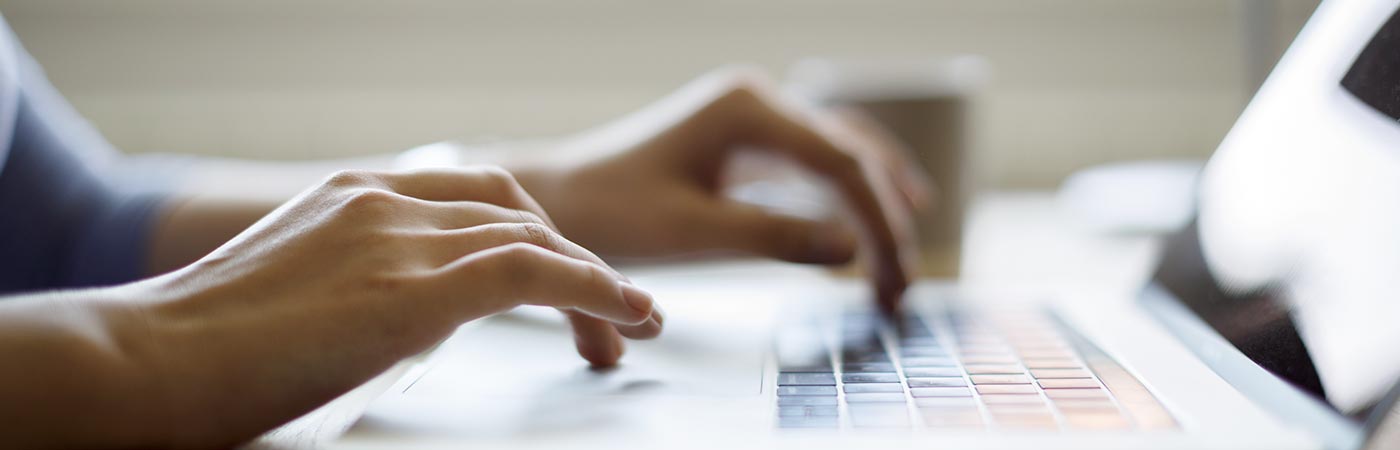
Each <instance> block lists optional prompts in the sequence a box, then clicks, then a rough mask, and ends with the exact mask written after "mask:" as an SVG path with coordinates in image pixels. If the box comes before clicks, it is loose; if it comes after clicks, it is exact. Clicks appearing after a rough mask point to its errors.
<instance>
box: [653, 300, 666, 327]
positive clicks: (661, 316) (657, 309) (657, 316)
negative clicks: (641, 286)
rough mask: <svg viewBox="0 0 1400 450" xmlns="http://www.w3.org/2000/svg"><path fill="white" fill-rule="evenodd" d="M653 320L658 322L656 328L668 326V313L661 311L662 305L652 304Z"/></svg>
mask: <svg viewBox="0 0 1400 450" xmlns="http://www.w3.org/2000/svg"><path fill="white" fill-rule="evenodd" d="M651 318H652V319H653V320H655V321H656V326H658V327H659V326H663V325H666V311H663V310H662V309H661V305H658V304H655V303H652V305H651Z"/></svg>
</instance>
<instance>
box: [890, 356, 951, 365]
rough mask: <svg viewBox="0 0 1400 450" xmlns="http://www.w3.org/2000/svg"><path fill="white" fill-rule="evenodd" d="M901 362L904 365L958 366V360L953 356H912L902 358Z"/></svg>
mask: <svg viewBox="0 0 1400 450" xmlns="http://www.w3.org/2000/svg"><path fill="white" fill-rule="evenodd" d="M899 362H900V363H901V364H904V367H957V366H958V363H957V361H954V360H953V358H940V357H936V356H910V357H905V358H903V359H900V360H899Z"/></svg>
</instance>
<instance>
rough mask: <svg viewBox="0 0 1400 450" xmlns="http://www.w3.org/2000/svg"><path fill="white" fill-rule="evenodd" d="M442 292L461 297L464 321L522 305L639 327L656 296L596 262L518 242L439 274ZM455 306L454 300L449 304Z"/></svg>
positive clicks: (477, 255)
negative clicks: (555, 309)
mask: <svg viewBox="0 0 1400 450" xmlns="http://www.w3.org/2000/svg"><path fill="white" fill-rule="evenodd" d="M431 277H432V278H434V279H435V281H436V282H434V283H427V285H428V286H431V288H432V289H437V290H438V291H437V292H461V293H463V294H464V295H465V296H466V297H468V301H463V302H460V303H461V304H460V305H457V306H459V307H460V308H461V312H460V313H459V314H461V315H462V317H461V319H462V320H471V319H474V318H476V317H481V316H485V315H488V314H493V313H496V312H500V311H504V310H507V309H510V308H513V307H515V306H517V305H540V306H551V307H555V308H559V309H564V310H576V311H579V312H582V313H584V314H588V315H590V316H593V317H598V318H601V319H606V320H608V321H610V322H614V323H619V324H626V325H636V324H640V323H642V322H643V321H645V320H648V319H649V318H650V317H651V313H652V310H653V309H654V308H653V300H652V297H651V294H648V293H646V291H643V290H641V289H640V288H637V287H636V286H633V285H632V284H631V283H627V282H625V281H623V280H622V279H621V278H619V277H617V276H616V275H615V274H614V272H612V271H611V270H609V269H607V268H605V267H603V266H600V265H597V264H594V263H590V262H585V261H581V260H578V259H575V258H570V257H568V256H564V255H561V254H559V253H556V252H553V251H549V250H545V249H544V248H541V247H539V246H536V245H531V244H523V243H514V244H508V245H504V246H501V247H495V248H491V249H487V250H482V251H480V252H476V253H472V254H469V255H467V256H464V257H462V258H459V259H457V260H456V261H453V262H452V263H450V264H448V265H446V266H443V267H442V268H440V269H438V270H436V271H434V272H433V273H432V274H431ZM448 301H450V300H448Z"/></svg>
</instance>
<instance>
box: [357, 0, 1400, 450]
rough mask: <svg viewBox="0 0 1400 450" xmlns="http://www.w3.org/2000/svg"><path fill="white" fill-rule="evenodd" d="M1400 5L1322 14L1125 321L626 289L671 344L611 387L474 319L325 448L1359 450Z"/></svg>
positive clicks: (633, 356)
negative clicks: (647, 302)
mask: <svg viewBox="0 0 1400 450" xmlns="http://www.w3.org/2000/svg"><path fill="white" fill-rule="evenodd" d="M1397 5H1400V0H1347V1H1340V0H1338V1H1325V2H1323V4H1321V6H1319V8H1318V9H1317V10H1316V11H1315V13H1314V15H1313V17H1312V18H1311V19H1310V20H1309V22H1308V23H1307V25H1306V26H1305V27H1304V29H1303V30H1302V32H1301V33H1300V34H1299V36H1298V38H1297V39H1296V41H1295V42H1294V43H1293V45H1292V46H1291V47H1290V48H1289V50H1288V52H1287V53H1286V55H1285V56H1284V57H1283V59H1282V60H1281V61H1280V63H1279V64H1278V66H1277V67H1276V68H1275V70H1274V71H1273V73H1272V74H1271V76H1270V77H1269V79H1268V80H1267V82H1266V83H1265V84H1264V85H1263V87H1262V88H1261V89H1260V90H1259V92H1258V93H1257V94H1256V96H1255V98H1254V99H1253V100H1252V101H1251V103H1250V104H1249V106H1248V107H1247V108H1246V110H1245V112H1244V113H1243V115H1242V116H1241V117H1240V118H1239V120H1238V122H1237V123H1236V124H1235V126H1234V127H1233V129H1232V130H1231V131H1230V133H1229V134H1228V136H1227V137H1226V138H1225V140H1224V141H1223V142H1222V144H1221V145H1220V147H1219V148H1218V149H1217V151H1216V153H1215V155H1214V156H1213V157H1212V158H1211V160H1210V161H1209V163H1208V164H1207V166H1206V168H1205V169H1204V171H1203V172H1202V174H1201V182H1200V185H1199V188H1198V207H1197V214H1196V218H1195V219H1194V220H1193V221H1192V222H1191V223H1190V224H1189V225H1188V226H1186V227H1185V228H1184V229H1183V230H1181V231H1180V232H1179V233H1177V234H1175V235H1173V236H1171V237H1170V239H1168V240H1167V242H1166V243H1165V245H1164V247H1163V251H1162V252H1161V256H1160V261H1159V262H1158V264H1157V269H1156V270H1155V272H1154V273H1153V276H1152V280H1151V281H1150V282H1149V283H1147V284H1146V285H1145V286H1144V287H1143V288H1142V289H1141V291H1140V293H1139V294H1137V296H1136V297H1137V298H1135V299H1132V300H1131V301H1127V300H1128V299H1123V300H1124V301H1114V302H1091V301H1087V300H1086V299H1085V298H1082V297H1084V294H1082V293H1081V292H1079V291H1075V290H1068V291H1064V292H1025V291H1019V292H1017V291H1014V290H1011V289H1005V290H1003V289H997V288H993V289H979V288H973V287H969V286H963V285H959V284H958V283H956V282H954V281H938V280H925V281H921V282H920V283H918V284H917V285H915V286H914V287H913V288H912V289H911V290H910V291H909V293H908V294H907V296H906V299H905V301H904V303H903V313H902V314H901V315H899V316H898V317H896V318H887V317H885V316H882V315H880V314H876V313H874V312H873V311H872V310H871V309H870V306H869V305H868V301H867V299H866V298H865V297H866V296H867V295H868V294H867V293H866V291H865V287H864V286H863V285H861V284H859V283H857V282H854V281H843V280H839V279H834V278H827V277H822V276H817V275H813V274H812V272H809V271H799V270H797V269H792V271H791V272H790V273H789V272H784V271H781V270H779V271H777V272H761V273H755V272H751V271H748V270H739V271H737V272H735V271H732V270H731V271H729V272H726V269H724V268H722V267H723V266H718V268H715V269H713V270H710V271H708V272H707V271H706V270H699V269H697V270H696V272H695V273H691V274H686V275H684V276H673V277H669V278H667V277H661V278H659V279H646V278H638V280H639V283H641V284H643V285H644V286H645V287H647V288H649V289H650V290H652V291H653V292H654V293H656V294H657V297H658V298H659V299H661V300H662V301H663V303H664V304H665V306H666V307H667V308H668V310H669V314H668V321H667V326H668V329H667V330H666V332H665V334H664V335H663V337H662V338H660V339H658V340H656V341H651V342H641V343H634V344H633V345H632V346H631V349H630V352H629V354H628V355H627V357H625V359H624V363H623V364H622V365H620V366H618V367H616V368H611V369H605V370H599V369H590V368H587V367H585V366H584V364H583V363H582V362H581V361H579V360H578V359H577V358H576V356H575V355H573V353H572V351H573V350H572V348H571V346H570V345H568V342H569V339H568V337H569V334H568V333H569V332H568V330H567V328H566V327H565V326H564V325H563V324H562V322H561V321H559V320H558V319H557V318H555V317H553V316H552V315H550V314H547V312H546V311H535V310H528V309H521V310H517V311H515V312H512V313H510V314H505V315H501V316H497V317H493V318H490V319H486V320H481V321H477V322H474V323H471V324H468V325H466V326H464V327H462V328H461V329H460V330H459V331H458V332H457V333H456V334H455V335H454V336H452V337H451V338H449V339H448V340H447V341H445V342H444V343H442V344H441V345H440V346H439V347H438V348H437V349H435V350H434V351H432V352H430V353H428V354H426V355H425V356H423V357H422V358H421V359H420V360H418V361H415V362H414V363H413V364H412V365H411V366H410V367H409V368H408V369H407V370H406V373H404V374H402V376H400V377H397V379H396V380H395V381H394V382H393V383H392V386H390V387H389V388H388V390H387V392H385V393H384V394H383V395H381V396H379V397H378V398H377V399H376V400H374V402H373V403H372V404H371V405H370V406H369V407H368V409H367V410H366V412H365V413H364V415H363V416H362V417H361V418H360V419H359V421H358V423H356V424H355V426H354V427H353V428H352V429H351V430H350V431H349V432H348V433H347V435H346V437H345V438H344V439H343V440H342V441H341V444H343V445H346V446H350V447H355V446H363V447H384V446H393V447H406V448H414V447H421V448H430V447H461V446H467V445H471V446H480V445H488V446H512V447H556V446H563V445H567V446H570V447H571V448H578V447H584V448H588V447H598V448H604V447H607V448H616V447H662V446H664V447H668V448H670V447H707V448H717V447H736V448H752V447H766V448H803V449H811V448H852V447H855V448H933V447H940V446H943V447H946V446H954V447H964V448H1011V447H1020V448H1025V447H1035V448H1076V449H1082V448H1273V449H1283V448H1299V449H1354V448H1361V447H1362V446H1364V445H1368V438H1369V437H1370V436H1371V435H1373V434H1375V432H1376V430H1379V429H1383V428H1385V427H1384V426H1382V425H1383V424H1385V423H1387V422H1386V421H1385V420H1384V419H1385V418H1386V417H1387V415H1388V413H1389V412H1390V410H1391V406H1392V405H1391V402H1393V400H1394V397H1395V395H1394V394H1393V393H1391V390H1392V386H1393V385H1394V383H1395V381H1396V379H1397V375H1400V350H1394V349H1393V347H1394V345H1395V344H1394V343H1396V342H1400V327H1395V326H1394V323H1393V322H1394V321H1393V319H1391V318H1394V317H1400V302H1397V301H1395V300H1396V298H1395V294H1394V292H1397V290H1396V289H1395V288H1396V287H1397V286H1396V283H1397V281H1396V280H1400V277H1397V275H1396V274H1400V231H1397V230H1400V14H1397V11H1396V10H1397ZM993 297H995V298H1001V299H1005V298H1014V299H1015V300H1012V301H1007V300H998V301H989V300H987V299H989V298H993ZM1375 444H1376V443H1375V442H1371V443H1370V444H1369V445H1375ZM1390 445H1397V444H1396V442H1391V443H1390Z"/></svg>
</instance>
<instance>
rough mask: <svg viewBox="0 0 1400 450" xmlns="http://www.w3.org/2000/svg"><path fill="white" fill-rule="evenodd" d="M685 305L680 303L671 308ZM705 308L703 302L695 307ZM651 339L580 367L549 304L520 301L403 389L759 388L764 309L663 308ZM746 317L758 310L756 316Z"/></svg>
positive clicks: (444, 396)
mask: <svg viewBox="0 0 1400 450" xmlns="http://www.w3.org/2000/svg"><path fill="white" fill-rule="evenodd" d="M673 309H688V308H673ZM704 309H709V308H704ZM668 312H670V314H667V321H666V330H665V332H663V333H662V336H661V337H659V338H657V339H655V340H651V341H628V342H627V352H626V354H625V355H624V356H623V358H622V363H621V364H619V365H618V366H616V367H611V368H606V369H598V368H592V367H589V365H588V363H587V362H585V361H584V360H583V359H582V358H581V357H579V356H578V354H577V353H576V352H575V350H574V343H573V340H572V339H573V337H572V336H573V335H572V332H571V331H570V330H569V328H568V325H567V323H566V322H565V321H564V320H563V319H562V317H561V315H560V314H559V313H558V312H557V311H553V310H550V309H544V308H528V309H526V308H522V309H518V310H516V311H514V312H512V313H509V314H505V315H500V316H497V317H493V318H490V319H487V320H485V321H483V323H480V324H477V325H476V326H471V327H467V328H463V329H462V330H460V331H458V332H457V334H456V335H454V336H453V337H452V338H451V339H448V340H447V341H446V342H444V343H443V344H442V346H441V347H439V348H438V349H437V350H435V351H434V352H433V354H432V355H431V356H430V357H429V359H428V360H427V361H426V370H423V371H421V372H420V373H418V374H417V376H418V378H417V379H416V380H415V381H414V382H413V383H412V385H410V386H409V387H408V388H407V389H406V390H405V391H404V394H406V395H408V396H412V397H422V396H425V395H426V396H430V397H433V398H437V399H441V400H443V401H454V400H455V399H463V400H467V401H473V402H480V401H482V399H483V398H490V397H516V398H517V400H518V398H519V397H541V396H548V397H553V398H554V399H555V400H558V399H559V397H595V396H618V395H667V396H674V395H681V396H707V397H713V396H752V395H757V394H759V393H760V389H761V386H762V375H763V373H762V368H763V358H764V352H765V350H766V349H768V348H769V346H768V345H766V343H767V342H768V337H767V335H766V334H765V333H764V329H765V328H766V327H763V326H761V325H759V323H758V321H763V320H767V315H765V314H752V311H749V312H750V314H743V315H742V316H747V319H740V320H744V321H747V322H751V323H736V322H734V319H731V318H734V317H740V316H739V315H736V314H732V312H730V311H723V310H720V311H714V310H709V311H703V312H701V311H683V312H682V311H670V310H668ZM754 316H762V317H761V318H755V317H754Z"/></svg>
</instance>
